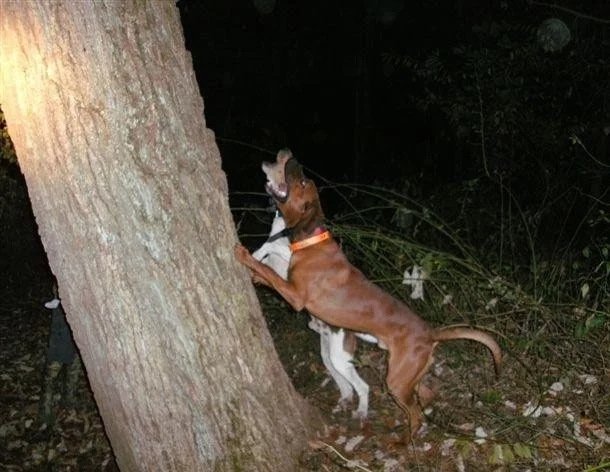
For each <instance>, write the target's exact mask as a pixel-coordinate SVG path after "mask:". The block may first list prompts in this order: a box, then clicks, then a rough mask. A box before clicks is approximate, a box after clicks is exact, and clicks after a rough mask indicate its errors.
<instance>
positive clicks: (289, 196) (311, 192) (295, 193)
mask: <svg viewBox="0 0 610 472" xmlns="http://www.w3.org/2000/svg"><path fill="white" fill-rule="evenodd" d="M262 168H263V172H264V173H265V174H266V175H267V184H266V185H265V189H266V190H267V193H268V194H269V195H271V197H272V198H273V200H274V201H275V203H276V205H277V207H278V209H279V210H280V212H281V213H282V215H283V216H284V219H285V220H286V226H288V227H289V228H305V227H308V226H309V225H310V224H312V223H319V221H317V220H321V219H323V218H324V215H323V214H322V209H321V207H320V199H319V197H318V189H317V188H316V184H314V182H313V180H311V179H308V178H307V177H305V174H303V168H302V167H301V164H299V162H298V161H297V160H296V159H295V158H294V157H293V156H292V153H291V152H290V151H289V150H288V149H282V150H281V151H280V152H278V153H277V157H276V159H275V162H263V165H262Z"/></svg>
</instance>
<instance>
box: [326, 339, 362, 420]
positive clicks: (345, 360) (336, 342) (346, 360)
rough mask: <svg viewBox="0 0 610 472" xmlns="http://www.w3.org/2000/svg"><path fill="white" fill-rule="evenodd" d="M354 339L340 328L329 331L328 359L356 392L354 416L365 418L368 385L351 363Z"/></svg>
mask: <svg viewBox="0 0 610 472" xmlns="http://www.w3.org/2000/svg"><path fill="white" fill-rule="evenodd" d="M355 347H356V340H355V337H354V333H352V332H349V331H345V330H343V329H340V330H338V331H336V332H331V333H330V361H331V363H332V365H333V368H334V369H335V370H336V371H338V372H339V373H340V374H341V376H342V377H344V378H346V379H347V381H348V382H349V383H350V385H351V386H352V387H353V388H354V390H356V393H357V394H358V409H357V410H356V411H354V413H353V416H354V418H358V419H360V420H364V419H366V417H367V416H368V412H369V386H368V384H367V383H366V382H365V381H364V380H362V377H360V376H359V375H358V372H357V371H356V367H355V366H354V364H353V360H354V349H355Z"/></svg>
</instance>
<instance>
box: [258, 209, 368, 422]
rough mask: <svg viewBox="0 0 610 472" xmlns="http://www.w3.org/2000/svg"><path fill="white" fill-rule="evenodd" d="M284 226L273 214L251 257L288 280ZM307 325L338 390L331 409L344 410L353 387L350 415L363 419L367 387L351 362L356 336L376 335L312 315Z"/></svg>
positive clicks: (287, 249)
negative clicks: (268, 229) (317, 339)
mask: <svg viewBox="0 0 610 472" xmlns="http://www.w3.org/2000/svg"><path fill="white" fill-rule="evenodd" d="M285 228H286V223H285V222H284V218H282V217H281V216H279V215H276V217H275V218H274V220H273V223H272V225H271V232H270V233H269V239H268V240H267V241H266V242H265V243H264V244H263V245H262V246H261V247H260V248H259V249H257V250H256V251H254V252H253V253H252V256H254V258H255V259H257V260H259V261H261V262H263V263H264V264H266V265H268V266H269V267H271V268H272V269H273V270H275V272H277V274H278V275H279V276H281V277H282V278H284V279H288V267H289V265H290V258H291V257H292V252H291V250H290V242H289V240H288V237H287V236H286V234H285V231H284V230H285ZM309 327H310V328H311V329H313V330H314V331H316V332H318V333H319V334H320V354H321V355H322V362H323V363H324V366H325V367H326V369H327V370H328V372H329V373H330V375H331V377H332V378H333V380H334V381H335V383H336V384H337V386H338V387H339V391H340V392H341V398H340V399H339V403H338V404H337V406H336V407H335V408H334V409H333V412H337V411H339V410H342V409H345V408H346V407H347V405H348V404H349V403H350V402H351V400H352V398H353V396H354V390H356V393H357V394H358V409H357V410H356V411H355V412H354V417H356V418H359V419H360V420H363V419H365V418H366V417H367V415H368V409H369V386H368V384H367V383H366V382H365V381H364V380H362V378H361V377H360V376H359V375H358V372H356V368H355V367H354V364H353V362H352V361H353V359H354V351H355V349H356V344H357V343H356V337H358V338H360V339H362V340H364V341H367V342H370V343H377V342H378V340H377V338H375V337H374V336H371V335H369V334H363V333H354V332H352V331H346V330H344V329H340V328H333V327H331V326H329V325H327V324H326V323H324V322H323V321H321V320H319V319H317V318H315V317H313V316H312V317H311V320H310V321H309Z"/></svg>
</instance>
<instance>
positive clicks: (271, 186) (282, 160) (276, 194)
mask: <svg viewBox="0 0 610 472" xmlns="http://www.w3.org/2000/svg"><path fill="white" fill-rule="evenodd" d="M291 159H293V157H292V153H291V152H290V151H289V150H288V149H282V150H280V152H278V153H277V157H276V159H275V162H263V165H262V168H263V172H264V173H265V174H266V175H267V183H266V184H265V190H266V191H267V193H268V194H269V195H271V197H272V198H273V199H274V200H277V201H278V202H280V203H284V202H285V201H286V200H288V182H287V181H286V164H287V163H288V162H289V161H290V160H291Z"/></svg>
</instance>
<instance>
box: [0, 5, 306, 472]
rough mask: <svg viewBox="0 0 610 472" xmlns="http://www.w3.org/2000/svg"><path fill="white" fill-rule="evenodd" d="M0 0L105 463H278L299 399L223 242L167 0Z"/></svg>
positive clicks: (3, 69) (50, 244) (207, 134)
mask: <svg viewBox="0 0 610 472" xmlns="http://www.w3.org/2000/svg"><path fill="white" fill-rule="evenodd" d="M0 6H1V9H2V15H1V20H0V22H1V23H0V25H1V26H0V28H1V29H0V54H1V56H0V80H1V82H0V85H1V86H0V103H1V105H2V108H3V110H4V112H5V116H6V121H7V124H8V129H9V132H10V134H11V137H12V139H13V142H14V144H15V148H16V151H17V156H18V160H19V164H20V166H21V169H22V171H23V173H24V174H25V178H26V181H27V185H28V190H29V194H30V199H31V201H32V207H33V210H34V214H35V215H36V220H37V222H38V228H39V232H40V236H41V239H42V242H43V244H44V246H45V249H46V252H47V255H48V258H49V263H50V265H51V269H52V270H53V272H54V273H55V275H56V277H57V279H58V283H59V290H60V295H61V296H62V302H63V306H64V307H65V309H66V312H67V317H68V321H69V323H70V325H71V327H72V331H73V334H74V338H75V340H76V343H77V345H78V347H79V349H80V352H81V355H82V358H83V361H84V363H85V367H86V369H87V374H88V377H89V380H90V383H91V387H92V389H93V392H94V394H95V399H96V401H97V404H98V407H99V410H100V413H101V415H102V418H103V421H104V425H105V428H106V432H107V434H108V437H109V438H110V442H111V444H112V447H113V450H114V452H115V455H116V458H117V462H118V464H119V466H120V467H121V469H122V470H163V471H171V470H176V471H204V470H210V471H211V470H215V471H216V470H218V471H221V470H228V471H235V470H282V471H286V470H294V469H295V467H296V458H297V456H298V454H299V452H300V451H301V450H302V449H303V447H304V446H305V444H306V441H307V437H308V435H309V434H310V433H311V421H310V418H311V417H312V416H310V415H309V413H311V410H309V408H308V407H307V405H306V403H305V402H304V401H303V400H302V399H301V397H300V396H299V395H298V394H297V393H296V392H295V391H294V389H293V387H292V385H291V384H290V381H289V379H288V377H287V375H286V373H285V372H284V370H283V368H282V366H281V364H280V362H279V360H278V357H277V355H276V352H275V350H274V347H273V343H272V340H271V337H270V335H269V332H268V330H267V328H266V325H265V323H264V320H263V318H262V316H261V312H260V308H259V305H258V302H257V300H256V296H255V293H254V290H253V289H252V286H251V284H250V282H249V280H248V276H247V274H246V272H245V270H244V269H243V268H241V267H240V266H239V265H238V264H237V263H236V262H235V260H234V258H233V246H234V244H235V242H236V236H235V228H234V225H233V222H232V219H231V214H230V211H229V207H228V195H227V184H226V179H225V175H224V173H223V172H222V170H221V167H220V156H219V152H218V149H217V147H216V143H215V141H214V135H213V133H212V132H211V131H210V130H208V129H206V127H205V120H204V117H203V101H202V99H201V97H200V96H199V93H198V88H197V84H196V82H195V76H194V72H193V69H192V64H191V60H190V56H188V55H187V52H186V51H185V48H184V38H183V35H182V28H181V26H180V23H179V20H178V11H177V9H176V8H175V6H174V2H173V1H170V2H160V1H155V2H150V1H136V0H133V1H131V0H121V1H116V0H104V1H100V0H96V1H78V2H72V1H63V2H61V1H60V2H49V1H47V0H38V1H34V0H29V1H27V2H26V1H4V0H2V3H1V4H0Z"/></svg>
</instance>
